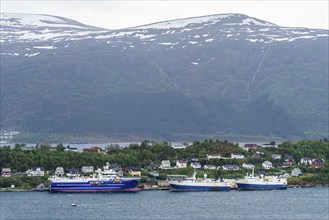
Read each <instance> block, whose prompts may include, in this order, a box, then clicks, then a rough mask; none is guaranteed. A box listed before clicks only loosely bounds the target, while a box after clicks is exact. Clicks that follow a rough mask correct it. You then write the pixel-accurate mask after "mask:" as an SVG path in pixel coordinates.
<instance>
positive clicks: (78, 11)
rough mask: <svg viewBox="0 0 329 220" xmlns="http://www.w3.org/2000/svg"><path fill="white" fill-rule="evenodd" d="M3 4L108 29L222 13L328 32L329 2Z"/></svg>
mask: <svg viewBox="0 0 329 220" xmlns="http://www.w3.org/2000/svg"><path fill="white" fill-rule="evenodd" d="M0 2H1V12H10V13H34V14H50V15H57V16H62V17H66V18H70V19H74V20H77V21H79V22H81V23H84V24H88V25H92V26H97V27H102V28H107V29H119V28H126V27H133V26H138V25H144V24H149V23H154V22H158V21H165V20H172V19H177V18H187V17H195V16H203V15H211V14H223V13H242V14H246V15H249V16H251V17H256V18H259V19H262V20H265V21H268V22H271V23H274V24H277V25H280V26H285V27H308V28H321V29H329V24H328V20H329V18H328V10H329V9H328V8H329V3H328V2H329V1H328V0H313V1H312V0H310V1H308V0H305V1H297V0H295V1H285V0H277V1H271V0H263V1H261V0H257V1H250V0H244V1H236V0H230V1H224V0H217V1H214V0H213V1H159V0H149V1H138V0H134V1H122V0H121V1H106V0H101V1H96V0H95V1H77V0H70V1H66V0H57V1H48V0H43V1H41V0H35V1H29V0H19V1H18V0H1V1H0Z"/></svg>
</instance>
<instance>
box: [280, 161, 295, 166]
mask: <svg viewBox="0 0 329 220" xmlns="http://www.w3.org/2000/svg"><path fill="white" fill-rule="evenodd" d="M293 164H294V163H293V162H291V161H283V163H282V167H291V166H292V165H293Z"/></svg>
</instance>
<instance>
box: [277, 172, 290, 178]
mask: <svg viewBox="0 0 329 220" xmlns="http://www.w3.org/2000/svg"><path fill="white" fill-rule="evenodd" d="M279 177H280V178H290V177H291V175H290V174H289V173H284V174H281V175H280V176H279Z"/></svg>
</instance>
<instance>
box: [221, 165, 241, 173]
mask: <svg viewBox="0 0 329 220" xmlns="http://www.w3.org/2000/svg"><path fill="white" fill-rule="evenodd" d="M222 168H223V170H228V171H237V170H240V168H239V166H238V165H236V164H228V165H223V166H222Z"/></svg>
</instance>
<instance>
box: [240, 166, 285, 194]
mask: <svg viewBox="0 0 329 220" xmlns="http://www.w3.org/2000/svg"><path fill="white" fill-rule="evenodd" d="M236 184H237V186H238V190H273V189H287V185H288V184H287V178H281V177H277V176H264V175H260V176H257V177H256V176H254V169H252V174H251V175H247V176H245V178H244V179H238V180H236Z"/></svg>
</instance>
